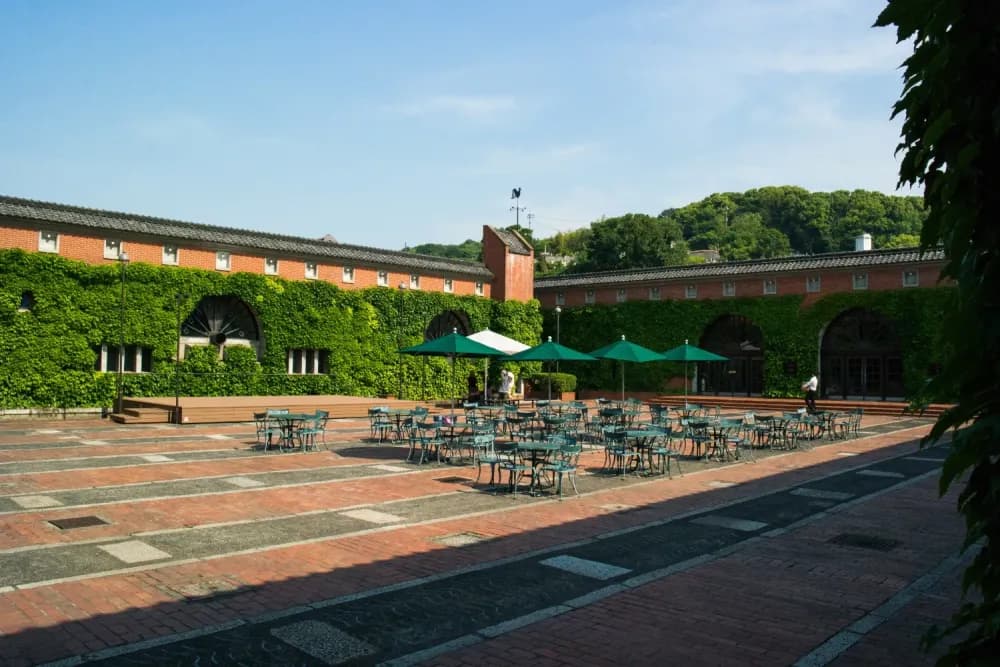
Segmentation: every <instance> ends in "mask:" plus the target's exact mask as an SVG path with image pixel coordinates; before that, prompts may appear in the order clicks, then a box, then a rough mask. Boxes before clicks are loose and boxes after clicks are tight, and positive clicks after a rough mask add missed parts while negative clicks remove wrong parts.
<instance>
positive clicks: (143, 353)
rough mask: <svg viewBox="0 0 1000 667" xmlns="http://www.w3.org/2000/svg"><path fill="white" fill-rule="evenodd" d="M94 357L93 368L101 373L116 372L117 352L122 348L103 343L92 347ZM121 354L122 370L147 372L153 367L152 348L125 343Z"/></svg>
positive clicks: (125, 371) (126, 371)
mask: <svg viewBox="0 0 1000 667" xmlns="http://www.w3.org/2000/svg"><path fill="white" fill-rule="evenodd" d="M93 349H94V354H96V355H97V356H96V358H95V359H94V370H95V371H98V372H101V373H117V372H118V360H119V357H118V352H119V350H121V349H122V348H121V347H119V346H118V345H115V344H108V343H105V344H104V345H98V346H96V347H94V348H93ZM124 349H125V354H123V355H122V357H121V361H122V372H124V373H149V372H150V371H152V369H153V350H152V349H151V348H148V347H142V346H141V345H126V346H125V348H124Z"/></svg>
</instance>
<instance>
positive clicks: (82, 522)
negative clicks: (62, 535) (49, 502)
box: [49, 516, 108, 530]
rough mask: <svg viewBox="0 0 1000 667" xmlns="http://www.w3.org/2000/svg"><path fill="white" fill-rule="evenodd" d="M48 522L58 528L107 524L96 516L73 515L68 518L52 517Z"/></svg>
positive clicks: (67, 528) (66, 528)
mask: <svg viewBox="0 0 1000 667" xmlns="http://www.w3.org/2000/svg"><path fill="white" fill-rule="evenodd" d="M49 523H51V524H52V525H53V526H55V527H56V528H58V529H59V530H69V529H70V528H86V527H87V526H106V525H107V524H108V522H107V521H105V520H104V519H102V518H100V517H96V516H74V517H70V518H68V519H53V520H51V521H49Z"/></svg>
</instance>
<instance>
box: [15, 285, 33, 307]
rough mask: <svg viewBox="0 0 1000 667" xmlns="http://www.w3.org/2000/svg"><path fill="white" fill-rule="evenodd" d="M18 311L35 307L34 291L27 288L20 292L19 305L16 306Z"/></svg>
mask: <svg viewBox="0 0 1000 667" xmlns="http://www.w3.org/2000/svg"><path fill="white" fill-rule="evenodd" d="M17 309H18V310H19V311H20V312H22V313H26V312H28V311H29V310H34V309H35V293H34V292H32V291H30V290H27V291H24V292H21V305H20V306H18V308H17Z"/></svg>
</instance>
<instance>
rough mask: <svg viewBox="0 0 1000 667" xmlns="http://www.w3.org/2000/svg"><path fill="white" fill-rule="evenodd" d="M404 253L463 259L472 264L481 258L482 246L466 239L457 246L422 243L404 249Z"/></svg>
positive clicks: (477, 242)
mask: <svg viewBox="0 0 1000 667" xmlns="http://www.w3.org/2000/svg"><path fill="white" fill-rule="evenodd" d="M405 251H406V252H412V253H414V254H417V255H433V256H435V257H448V258H450V259H465V260H469V261H472V262H475V261H479V260H480V259H481V258H482V256H483V244H482V243H480V242H479V241H473V240H472V239H466V240H465V241H463V242H462V243H459V244H457V245H454V244H452V245H448V244H445V243H423V244H421V245H417V246H413V247H412V248H405Z"/></svg>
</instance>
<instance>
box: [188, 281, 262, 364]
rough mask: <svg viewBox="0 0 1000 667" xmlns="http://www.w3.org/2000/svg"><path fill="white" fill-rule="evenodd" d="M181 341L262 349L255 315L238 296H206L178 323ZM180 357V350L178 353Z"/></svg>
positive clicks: (221, 348) (258, 352)
mask: <svg viewBox="0 0 1000 667" xmlns="http://www.w3.org/2000/svg"><path fill="white" fill-rule="evenodd" d="M181 342H182V343H183V344H184V345H217V346H219V352H220V354H221V352H222V350H223V349H224V348H225V347H226V346H227V345H248V346H250V347H252V348H254V350H255V351H256V352H257V356H258V357H259V356H260V355H261V354H262V353H263V346H262V345H261V340H260V326H259V325H258V323H257V317H256V316H255V315H254V314H253V311H252V310H250V307H249V306H247V305H246V303H244V302H243V300H241V299H240V298H238V297H235V296H206V297H205V298H203V299H202V300H201V301H199V302H198V306H197V307H196V308H195V309H194V311H193V312H192V313H191V314H190V315H188V317H187V319H185V320H184V323H183V324H182V325H181ZM181 356H182V357H183V353H182V355H181Z"/></svg>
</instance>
